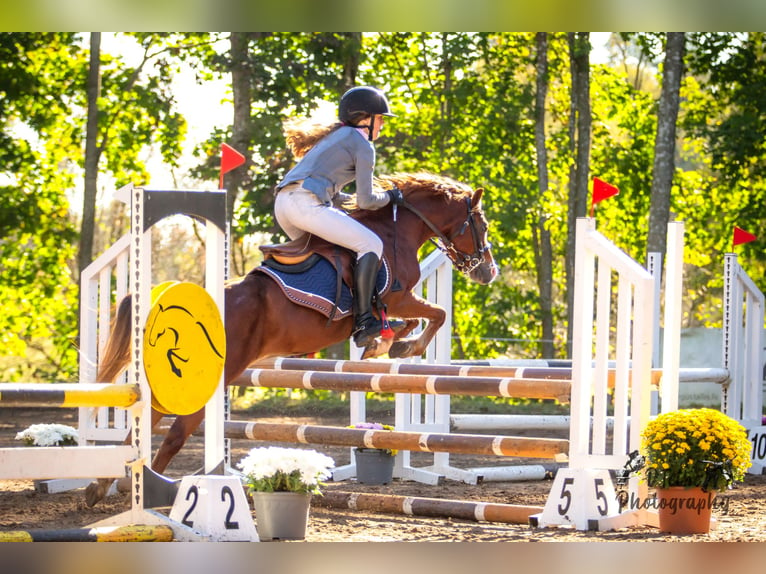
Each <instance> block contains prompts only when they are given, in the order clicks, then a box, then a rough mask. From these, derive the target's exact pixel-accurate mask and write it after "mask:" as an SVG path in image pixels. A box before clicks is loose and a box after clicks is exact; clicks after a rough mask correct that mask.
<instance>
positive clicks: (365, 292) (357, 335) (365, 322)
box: [353, 253, 382, 347]
mask: <svg viewBox="0 0 766 574" xmlns="http://www.w3.org/2000/svg"><path fill="white" fill-rule="evenodd" d="M379 267H380V259H378V256H377V255H375V254H374V253H365V254H364V255H363V256H362V257H360V258H359V260H358V261H357V262H356V268H355V269H354V299H353V304H354V332H353V336H354V343H355V344H356V346H357V347H366V346H367V345H368V344H369V343H370V341H372V340H373V339H374V338H375V337H377V336H379V335H380V329H381V328H382V323H381V321H380V319H378V318H377V317H375V316H374V315H373V314H372V294H373V292H374V290H375V283H376V281H377V278H378V268H379Z"/></svg>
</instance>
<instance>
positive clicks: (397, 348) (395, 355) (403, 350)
mask: <svg viewBox="0 0 766 574" xmlns="http://www.w3.org/2000/svg"><path fill="white" fill-rule="evenodd" d="M409 351H410V345H409V343H407V342H404V341H396V342H394V344H393V345H391V348H390V349H389V350H388V356H389V357H391V358H392V359H405V358H407V357H409V356H410V352H409Z"/></svg>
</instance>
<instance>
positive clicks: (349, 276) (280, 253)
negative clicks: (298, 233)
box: [260, 235, 356, 285]
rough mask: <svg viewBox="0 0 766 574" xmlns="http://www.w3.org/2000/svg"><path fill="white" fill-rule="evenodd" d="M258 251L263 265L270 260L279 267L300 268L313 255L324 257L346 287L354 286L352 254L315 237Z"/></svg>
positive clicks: (354, 258) (303, 238)
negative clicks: (279, 265) (261, 255)
mask: <svg viewBox="0 0 766 574" xmlns="http://www.w3.org/2000/svg"><path fill="white" fill-rule="evenodd" d="M260 250H261V252H262V253H263V259H264V265H269V263H270V262H269V260H270V259H272V260H273V261H275V262H277V263H278V264H281V265H297V266H300V265H301V264H304V263H307V262H310V261H311V258H312V256H314V255H318V256H320V257H324V258H325V259H327V260H328V261H329V262H330V263H332V264H333V266H334V267H335V270H336V271H337V272H338V275H339V277H341V278H342V279H343V281H344V282H345V283H346V285H353V284H354V273H353V265H354V262H355V261H356V256H355V254H354V252H353V251H351V250H350V249H346V248H345V247H340V246H339V245H335V244H333V243H330V242H328V241H326V240H325V239H322V238H321V237H317V236H316V235H308V236H307V237H300V238H298V239H294V240H292V241H288V242H287V243H274V244H270V245H261V246H260Z"/></svg>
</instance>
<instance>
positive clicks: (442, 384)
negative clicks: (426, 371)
mask: <svg viewBox="0 0 766 574" xmlns="http://www.w3.org/2000/svg"><path fill="white" fill-rule="evenodd" d="M230 384H232V385H239V386H255V387H270V388H293V389H309V390H316V389H322V390H329V391H363V392H379V393H411V394H430V395H472V396H481V397H491V396H498V397H518V398H527V399H555V400H557V401H559V402H562V403H567V402H569V395H570V388H571V383H570V381H563V380H555V379H512V378H497V377H461V376H438V375H432V376H427V375H390V374H372V373H335V372H321V371H278V370H275V369H247V370H245V372H244V373H242V375H240V376H239V377H238V378H237V379H235V380H234V381H233V382H232V383H230Z"/></svg>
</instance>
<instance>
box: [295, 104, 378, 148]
mask: <svg viewBox="0 0 766 574" xmlns="http://www.w3.org/2000/svg"><path fill="white" fill-rule="evenodd" d="M369 117H370V114H367V113H364V112H357V113H356V114H354V116H353V118H352V123H351V125H357V124H359V123H361V122H363V121H364V120H365V119H366V118H369ZM343 125H345V124H344V123H342V122H333V123H327V122H322V121H321V120H318V119H316V118H294V119H288V120H286V121H285V122H284V124H283V128H284V132H285V142H286V143H287V147H289V148H290V151H291V152H292V154H293V156H294V157H295V158H296V159H301V158H302V157H303V156H304V155H306V153H307V152H308V151H309V150H310V149H311V148H312V147H314V146H315V145H316V143H317V142H318V141H319V140H321V139H322V138H323V137H325V136H326V135H327V134H329V133H330V132H334V131H335V130H337V129H338V128H339V127H341V126H343Z"/></svg>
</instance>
